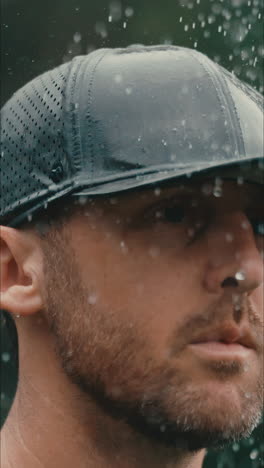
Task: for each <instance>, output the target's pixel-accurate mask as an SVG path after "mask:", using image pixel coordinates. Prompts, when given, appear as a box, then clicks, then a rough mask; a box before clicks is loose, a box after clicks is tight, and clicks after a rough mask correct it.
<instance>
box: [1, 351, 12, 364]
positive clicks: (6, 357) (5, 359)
mask: <svg viewBox="0 0 264 468" xmlns="http://www.w3.org/2000/svg"><path fill="white" fill-rule="evenodd" d="M2 361H3V362H8V361H10V354H9V353H6V352H5V353H2Z"/></svg>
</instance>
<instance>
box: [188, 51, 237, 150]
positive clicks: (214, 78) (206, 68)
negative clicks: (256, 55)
mask: <svg viewBox="0 0 264 468" xmlns="http://www.w3.org/2000/svg"><path fill="white" fill-rule="evenodd" d="M198 54H199V52H198V53H197V55H198ZM191 55H192V56H193V57H194V58H195V59H196V60H197V61H198V62H199V64H200V65H201V67H202V68H203V69H204V71H205V73H206V74H207V76H208V77H209V79H210V81H211V83H212V84H213V87H214V89H215V92H216V95H217V99H218V101H219V104H220V111H221V113H222V115H223V116H224V118H225V120H226V121H228V122H229V123H230V124H231V126H233V122H232V119H231V116H230V114H229V112H228V108H227V106H226V105H224V103H223V101H224V102H225V96H224V93H223V91H222V89H221V86H220V82H219V78H218V77H217V75H216V72H215V70H213V69H212V68H211V67H210V66H209V63H208V62H206V63H204V62H203V61H202V60H201V59H200V57H199V55H198V56H197V55H196V54H194V53H193V52H192V51H191ZM206 59H207V60H208V58H207V57H206ZM218 85H219V86H218ZM221 91H222V92H221ZM220 92H221V95H222V98H223V99H221V95H220ZM226 133H227V135H228V138H229V144H230V145H231V147H233V148H234V151H235V152H236V153H237V155H238V154H239V152H238V144H237V140H236V138H232V134H231V131H230V129H229V125H226Z"/></svg>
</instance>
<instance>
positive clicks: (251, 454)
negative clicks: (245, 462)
mask: <svg viewBox="0 0 264 468" xmlns="http://www.w3.org/2000/svg"><path fill="white" fill-rule="evenodd" d="M258 454H259V451H258V450H257V449H254V450H252V452H251V453H250V455H249V456H250V459H251V460H256V458H257V456H258Z"/></svg>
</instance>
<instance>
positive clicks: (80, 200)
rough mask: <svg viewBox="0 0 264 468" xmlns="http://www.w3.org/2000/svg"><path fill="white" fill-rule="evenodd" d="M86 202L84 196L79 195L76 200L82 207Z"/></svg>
mask: <svg viewBox="0 0 264 468" xmlns="http://www.w3.org/2000/svg"><path fill="white" fill-rule="evenodd" d="M86 202H87V197H86V196H85V195H80V197H79V199H78V203H79V205H81V206H83V205H85V203H86Z"/></svg>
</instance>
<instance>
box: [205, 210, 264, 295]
mask: <svg viewBox="0 0 264 468" xmlns="http://www.w3.org/2000/svg"><path fill="white" fill-rule="evenodd" d="M262 284H263V259H262V256H261V252H260V251H259V250H258V248H257V245H256V239H255V235H254V232H253V229H252V227H251V225H250V223H249V220H248V218H247V216H246V215H245V214H244V213H243V212H240V211H239V212H232V213H227V214H224V215H219V217H218V219H217V220H215V221H214V222H213V223H212V225H211V227H210V228H209V230H208V231H207V264H206V268H205V274H204V286H205V288H206V289H207V290H208V292H210V293H220V292H222V291H223V288H224V289H227V288H228V289H231V288H234V289H235V290H236V292H238V293H247V294H248V295H249V294H251V293H252V291H254V290H255V289H256V288H258V287H259V286H260V285H262Z"/></svg>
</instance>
